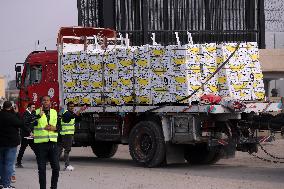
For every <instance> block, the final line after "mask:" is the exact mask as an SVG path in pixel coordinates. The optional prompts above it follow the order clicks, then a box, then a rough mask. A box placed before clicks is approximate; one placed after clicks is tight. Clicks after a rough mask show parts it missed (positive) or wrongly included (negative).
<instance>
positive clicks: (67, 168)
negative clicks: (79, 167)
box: [64, 165, 74, 171]
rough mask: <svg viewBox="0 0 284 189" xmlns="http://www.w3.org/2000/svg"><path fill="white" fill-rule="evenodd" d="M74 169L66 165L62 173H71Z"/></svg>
mask: <svg viewBox="0 0 284 189" xmlns="http://www.w3.org/2000/svg"><path fill="white" fill-rule="evenodd" d="M73 170H74V167H73V166H71V165H68V166H67V167H65V168H64V171H73Z"/></svg>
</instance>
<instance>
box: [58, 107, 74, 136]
mask: <svg viewBox="0 0 284 189" xmlns="http://www.w3.org/2000/svg"><path fill="white" fill-rule="evenodd" d="M67 111H68V110H65V111H64V112H63V114H65V112H67ZM63 114H62V115H63ZM74 132H75V118H73V119H71V121H70V122H69V123H65V122H63V119H62V118H61V131H60V134H61V135H74Z"/></svg>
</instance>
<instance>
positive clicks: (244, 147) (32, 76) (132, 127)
mask: <svg viewBox="0 0 284 189" xmlns="http://www.w3.org/2000/svg"><path fill="white" fill-rule="evenodd" d="M153 38H154V36H153ZM119 40H120V41H124V42H122V43H120V44H119V42H118V41H119ZM177 40H178V36H177ZM177 43H178V41H177ZM129 44H130V43H129V40H128V38H127V37H126V38H123V37H121V36H120V37H118V38H117V34H116V32H115V31H113V30H111V29H102V28H83V27H66V28H61V29H60V31H59V34H58V40H57V48H58V49H57V50H54V51H34V52H32V53H30V54H29V55H28V57H27V58H26V61H25V63H23V64H16V66H15V71H16V80H17V86H18V88H19V89H20V93H19V101H18V104H19V108H20V111H21V112H23V111H24V110H25V108H26V106H27V103H29V102H34V103H35V104H36V105H37V106H38V107H39V106H40V97H41V96H44V95H49V96H50V97H51V100H52V106H53V108H55V109H56V110H58V111H60V109H61V108H66V103H67V102H68V101H73V102H75V103H76V104H77V108H79V106H80V105H83V104H87V105H88V108H87V109H86V110H85V111H84V112H83V113H82V121H81V122H80V123H78V125H77V126H76V132H75V136H74V144H73V145H74V146H76V147H82V146H84V147H86V146H91V148H92V150H93V152H94V154H95V155H96V156H97V157H98V158H111V157H112V156H114V155H115V153H116V151H117V148H118V145H119V144H123V145H129V152H130V155H131V157H132V159H133V160H134V161H135V162H136V163H137V164H139V165H142V166H145V167H157V166H161V165H165V164H166V163H172V162H185V161H187V162H189V163H191V164H213V163H215V162H217V161H218V160H219V159H221V158H227V157H234V154H235V152H236V151H243V152H251V153H252V152H257V144H258V141H257V132H256V128H255V125H254V126H253V124H251V117H252V115H255V114H258V113H263V112H270V111H274V112H275V111H281V108H282V104H281V103H270V102H264V101H263V100H262V101H261V98H263V97H260V99H257V95H255V99H254V100H253V101H251V100H250V101H248V100H236V101H234V100H232V98H231V100H227V101H226V100H223V99H226V98H223V97H220V96H217V95H216V94H215V95H212V94H208V93H204V94H205V95H203V94H202V91H203V92H204V91H205V90H206V89H205V87H206V82H210V80H211V79H212V78H213V79H214V77H217V74H219V76H218V77H219V78H220V77H221V75H220V72H222V68H221V67H223V68H225V66H226V64H227V63H228V62H229V59H231V58H236V57H237V56H234V53H235V52H236V51H238V48H240V44H237V45H236V46H234V49H233V50H231V51H230V52H231V54H229V55H227V56H226V57H225V58H224V60H220V58H219V61H220V62H219V68H218V66H217V68H216V69H213V70H211V72H210V73H209V76H208V77H207V78H205V80H203V81H204V82H203V83H202V82H201V83H199V85H198V87H196V88H194V89H192V90H191V91H189V90H187V92H188V93H187V94H183V96H182V95H181V96H177V94H176V93H175V91H173V92H172V93H171V95H173V96H171V97H169V96H163V95H167V94H168V91H170V90H171V89H169V88H167V90H168V91H162V96H161V95H160V93H158V94H159V95H160V96H159V95H156V93H157V91H154V92H153V90H155V82H154V81H153V80H154V79H153V78H155V77H156V76H155V75H146V78H143V76H139V75H138V76H137V72H138V71H139V70H138V71H135V70H134V68H135V66H137V67H139V62H140V63H141V64H147V63H149V62H150V63H151V61H152V60H154V59H155V60H156V59H157V58H160V57H159V56H160V55H161V53H166V51H165V50H163V49H159V48H160V46H159V48H155V53H156V54H155V53H154V55H153V56H152V57H150V56H151V55H149V48H151V47H149V46H147V45H146V46H145V48H146V49H148V50H146V51H145V49H144V50H143V49H142V48H141V47H132V46H130V45H129ZM191 45H194V44H192V42H191ZM153 46H157V44H156V43H155V41H154V39H153ZM180 46H181V45H180V44H178V45H177V46H171V47H165V49H172V48H176V47H180ZM193 47H195V46H193ZM133 48H134V50H133V51H132V50H131V49H133ZM116 49H127V50H126V51H123V50H120V51H119V52H120V53H122V54H123V53H124V55H127V53H129V52H133V53H132V55H130V57H132V58H129V57H124V56H122V55H121V56H119V57H118V54H119V53H118V51H115V52H116V54H115V55H113V54H111V52H113V50H116ZM137 49H138V51H137ZM177 49H178V48H177ZM213 49H214V48H213ZM182 51H184V49H183V50H182ZM135 52H136V53H137V52H138V54H140V55H139V56H140V57H144V59H143V58H142V60H141V59H138V58H137V57H136V59H135V55H133V54H135ZM167 52H168V51H167ZM172 52H175V53H176V52H180V51H178V50H173V51H172ZM100 53H101V54H100ZM144 53H148V55H147V56H148V58H145V56H144ZM199 54H200V51H199V50H198V52H197V54H196V55H194V56H199ZM171 56H174V55H172V54H171V53H169V54H168V57H169V59H168V60H173V59H171ZM185 56H186V57H189V56H187V55H184V54H182V53H181V54H180V55H179V56H178V58H177V59H175V60H176V61H177V62H175V63H177V64H178V66H179V67H176V68H171V69H179V70H178V71H177V70H172V72H173V73H176V72H178V74H183V71H184V70H183V69H182V68H180V65H182V64H183V62H184V57H185ZM100 57H102V58H100ZM149 57H150V58H149ZM189 58H190V57H189ZM193 58H194V59H195V57H193ZM93 60H95V61H93ZM91 61H93V62H92V65H91ZM163 61H166V60H165V59H163V58H162V60H161V61H160V63H161V62H162V63H164V62H163ZM204 61H205V62H204V63H205V64H206V59H205V60H204ZM234 61H237V60H234ZM70 62H71V63H72V64H69V63H70ZM168 63H169V64H171V63H172V62H171V61H168ZM118 64H123V65H122V67H120V69H121V70H118V71H117V72H115V73H114V71H113V70H112V68H113V69H114V67H119V66H118ZM198 65H199V64H198ZM127 66H130V67H132V68H131V69H129V67H128V68H127ZM195 66H196V65H195ZM21 67H23V70H21ZM169 67H170V66H168V67H167V66H165V67H163V68H158V69H160V70H158V73H159V74H158V75H165V74H166V72H167V71H168V70H166V71H165V70H163V69H164V68H166V69H167V68H169ZM204 67H205V66H204V65H203V68H202V67H201V68H200V67H198V69H199V70H200V69H205V68H204ZM151 69H152V67H151V68H150V67H149V68H147V70H146V72H147V73H150V72H151ZM161 69H162V70H161ZM198 69H197V71H196V70H195V73H199V71H198ZM248 69H252V68H248ZM223 71H224V69H223ZM255 71H256V70H254V71H251V72H250V76H251V77H253V76H255V74H254V72H255ZM120 72H121V73H122V72H123V73H124V75H123V74H122V75H119V73H120ZM98 73H99V74H98ZM127 73H128V74H129V75H130V76H132V77H130V78H127V77H126V76H127ZM188 73H189V72H188ZM190 73H192V72H190ZM86 74H89V75H87V76H86ZM111 74H112V75H116V76H115V77H110V76H109V75H111ZM170 74H171V73H170ZM201 74H203V75H204V74H206V73H205V72H202V73H201ZM210 74H211V75H210ZM258 74H261V73H258ZM90 75H92V76H93V77H92V78H91V77H90ZM201 77H202V75H201ZM141 78H142V81H147V79H148V80H149V81H151V82H152V83H151V84H150V88H148V91H149V93H150V94H146V95H145V94H143V95H141V93H142V92H141V90H142V91H143V90H144V89H141V90H140V89H139V81H138V80H139V79H141ZM123 79H124V82H126V83H127V82H128V84H129V83H130V92H129V91H127V90H126V89H125V90H124V89H123V87H122V86H120V84H121V83H122V84H125V83H123V82H122V81H121V80H123ZM143 79H144V80H143ZM187 79H190V78H187ZM227 79H228V78H227ZM261 79H262V78H260V80H261ZM217 80H218V79H217ZM175 81H176V82H177V79H176V80H175ZM119 82H121V83H119ZM157 82H163V84H162V87H160V88H163V87H164V86H165V85H168V84H169V83H171V82H174V81H172V80H171V78H170V77H166V76H164V78H163V79H162V80H161V81H159V80H158V81H157ZM186 82H187V80H186V79H185V80H182V81H181V82H180V83H179V84H176V85H175V84H173V85H170V87H173V88H175V87H178V86H181V87H182V88H181V89H180V90H183V88H184V87H188V86H189V84H186ZM260 82H262V80H261V81H260ZM142 83H143V82H142ZM146 83H147V82H146ZM122 84H121V85H122ZM140 84H141V83H140ZM144 84H145V83H144ZM158 84H159V83H158ZM184 84H186V85H184ZM145 85H147V84H145ZM213 85H214V84H213ZM124 87H125V86H124ZM140 87H141V86H140ZM254 87H255V86H254ZM137 88H138V89H139V90H140V93H139V92H138V93H136V92H137V91H139V90H138V89H137ZM160 88H159V89H160ZM211 88H212V87H211ZM118 89H119V90H118ZM128 89H129V88H128ZM163 90H164V89H163ZM218 90H220V89H218ZM247 90H249V89H247ZM250 90H254V89H253V88H250ZM151 91H152V92H151ZM200 91H201V92H200ZM119 92H120V93H119ZM158 92H161V91H159V90H158ZM213 92H214V91H213ZM215 92H216V90H215ZM229 92H230V91H229ZM169 93H170V92H169ZM206 94H207V95H206ZM228 94H230V93H228ZM155 95H156V96H155ZM198 95H199V96H198ZM114 96H115V97H114ZM140 97H141V98H140ZM148 98H149V99H148ZM157 99H158V100H157ZM165 99H166V100H165ZM192 99H194V100H192ZM222 102H225V103H222Z"/></svg>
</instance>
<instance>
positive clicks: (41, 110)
mask: <svg viewBox="0 0 284 189" xmlns="http://www.w3.org/2000/svg"><path fill="white" fill-rule="evenodd" d="M43 114H44V111H43V106H41V107H40V112H39V115H40V117H41V116H42V115H43Z"/></svg>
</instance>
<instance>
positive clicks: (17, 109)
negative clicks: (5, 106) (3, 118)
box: [13, 104, 19, 113]
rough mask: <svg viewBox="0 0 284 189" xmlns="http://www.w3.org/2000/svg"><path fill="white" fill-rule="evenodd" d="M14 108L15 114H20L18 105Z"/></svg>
mask: <svg viewBox="0 0 284 189" xmlns="http://www.w3.org/2000/svg"><path fill="white" fill-rule="evenodd" d="M13 108H14V112H15V113H18V112H19V108H18V106H17V104H14V107H13Z"/></svg>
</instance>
